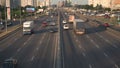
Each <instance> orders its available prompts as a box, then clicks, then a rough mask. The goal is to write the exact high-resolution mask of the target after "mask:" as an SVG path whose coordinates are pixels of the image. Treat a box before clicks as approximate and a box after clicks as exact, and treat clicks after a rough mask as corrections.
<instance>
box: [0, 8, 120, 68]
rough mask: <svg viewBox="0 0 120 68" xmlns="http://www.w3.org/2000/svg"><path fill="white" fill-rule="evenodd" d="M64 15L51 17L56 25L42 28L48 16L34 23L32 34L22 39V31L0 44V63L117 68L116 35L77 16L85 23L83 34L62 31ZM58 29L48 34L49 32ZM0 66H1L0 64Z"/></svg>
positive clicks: (119, 45)
mask: <svg viewBox="0 0 120 68" xmlns="http://www.w3.org/2000/svg"><path fill="white" fill-rule="evenodd" d="M64 13H65V11H63V10H62V11H60V13H58V16H55V17H53V18H52V19H55V20H56V21H55V22H56V23H57V25H56V26H47V27H43V26H42V22H43V21H46V19H49V18H51V16H43V17H41V18H38V19H36V20H35V32H34V34H32V35H22V29H20V30H17V31H16V32H15V33H13V34H11V35H9V36H8V37H7V38H5V39H3V40H2V41H0V62H1V63H2V62H3V61H4V60H5V59H8V58H15V59H17V60H18V66H17V67H18V68H120V53H119V52H120V36H119V34H120V33H119V32H117V31H113V30H110V29H105V28H103V27H101V26H96V23H97V22H95V21H93V20H92V19H91V18H90V17H84V16H82V15H80V14H76V17H77V18H81V19H84V20H87V21H85V23H84V25H85V28H86V33H85V34H84V35H76V34H75V33H74V31H73V29H72V26H73V24H69V26H70V29H69V30H64V29H63V25H64V24H63V23H62V21H63V20H64V19H67V17H68V16H67V15H65V14H64ZM56 28H57V29H58V32H55V33H51V32H49V30H50V29H56ZM0 65H1V64H0Z"/></svg>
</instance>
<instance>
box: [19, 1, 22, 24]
mask: <svg viewBox="0 0 120 68" xmlns="http://www.w3.org/2000/svg"><path fill="white" fill-rule="evenodd" d="M19 7H20V24H22V16H21V14H22V13H21V12H22V11H21V1H20V6H19Z"/></svg>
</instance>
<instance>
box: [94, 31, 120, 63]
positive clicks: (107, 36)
mask: <svg viewBox="0 0 120 68" xmlns="http://www.w3.org/2000/svg"><path fill="white" fill-rule="evenodd" d="M94 31H97V29H94ZM118 34H119V33H118ZM96 35H97V38H99V39H102V40H103V41H104V42H106V45H105V46H102V44H101V48H103V49H105V51H106V52H108V54H109V57H111V59H112V60H114V62H117V64H118V63H119V62H120V60H119V58H120V55H119V51H120V46H119V44H120V41H119V40H120V37H119V36H118V35H116V33H115V32H114V31H110V30H105V31H102V32H99V33H96ZM98 42H99V43H100V41H98ZM104 42H103V43H104ZM118 65H120V64H118Z"/></svg>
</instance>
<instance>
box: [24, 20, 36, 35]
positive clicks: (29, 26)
mask: <svg viewBox="0 0 120 68" xmlns="http://www.w3.org/2000/svg"><path fill="white" fill-rule="evenodd" d="M33 28H34V21H25V22H23V35H24V34H32V33H33V31H34V30H33Z"/></svg>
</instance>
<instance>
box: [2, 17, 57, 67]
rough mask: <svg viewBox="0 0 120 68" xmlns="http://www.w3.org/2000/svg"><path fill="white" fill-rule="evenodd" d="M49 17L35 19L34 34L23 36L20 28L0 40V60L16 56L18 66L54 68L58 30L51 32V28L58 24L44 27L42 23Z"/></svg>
mask: <svg viewBox="0 0 120 68" xmlns="http://www.w3.org/2000/svg"><path fill="white" fill-rule="evenodd" d="M47 18H49V17H43V18H40V19H37V20H35V33H34V34H32V35H24V36H23V35H22V29H20V30H18V31H17V32H16V33H14V34H12V35H10V36H9V37H7V38H5V39H3V40H2V41H0V61H1V62H3V61H4V60H5V59H9V58H15V59H17V60H18V68H54V67H55V62H56V61H55V59H56V57H55V56H56V48H57V45H58V44H57V43H58V42H57V41H58V39H57V37H58V36H57V32H56V33H50V32H49V30H50V29H55V28H57V26H47V27H43V26H42V25H41V24H42V22H43V21H45V20H46V19H47ZM56 19H57V18H56ZM56 23H57V22H56Z"/></svg>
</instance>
